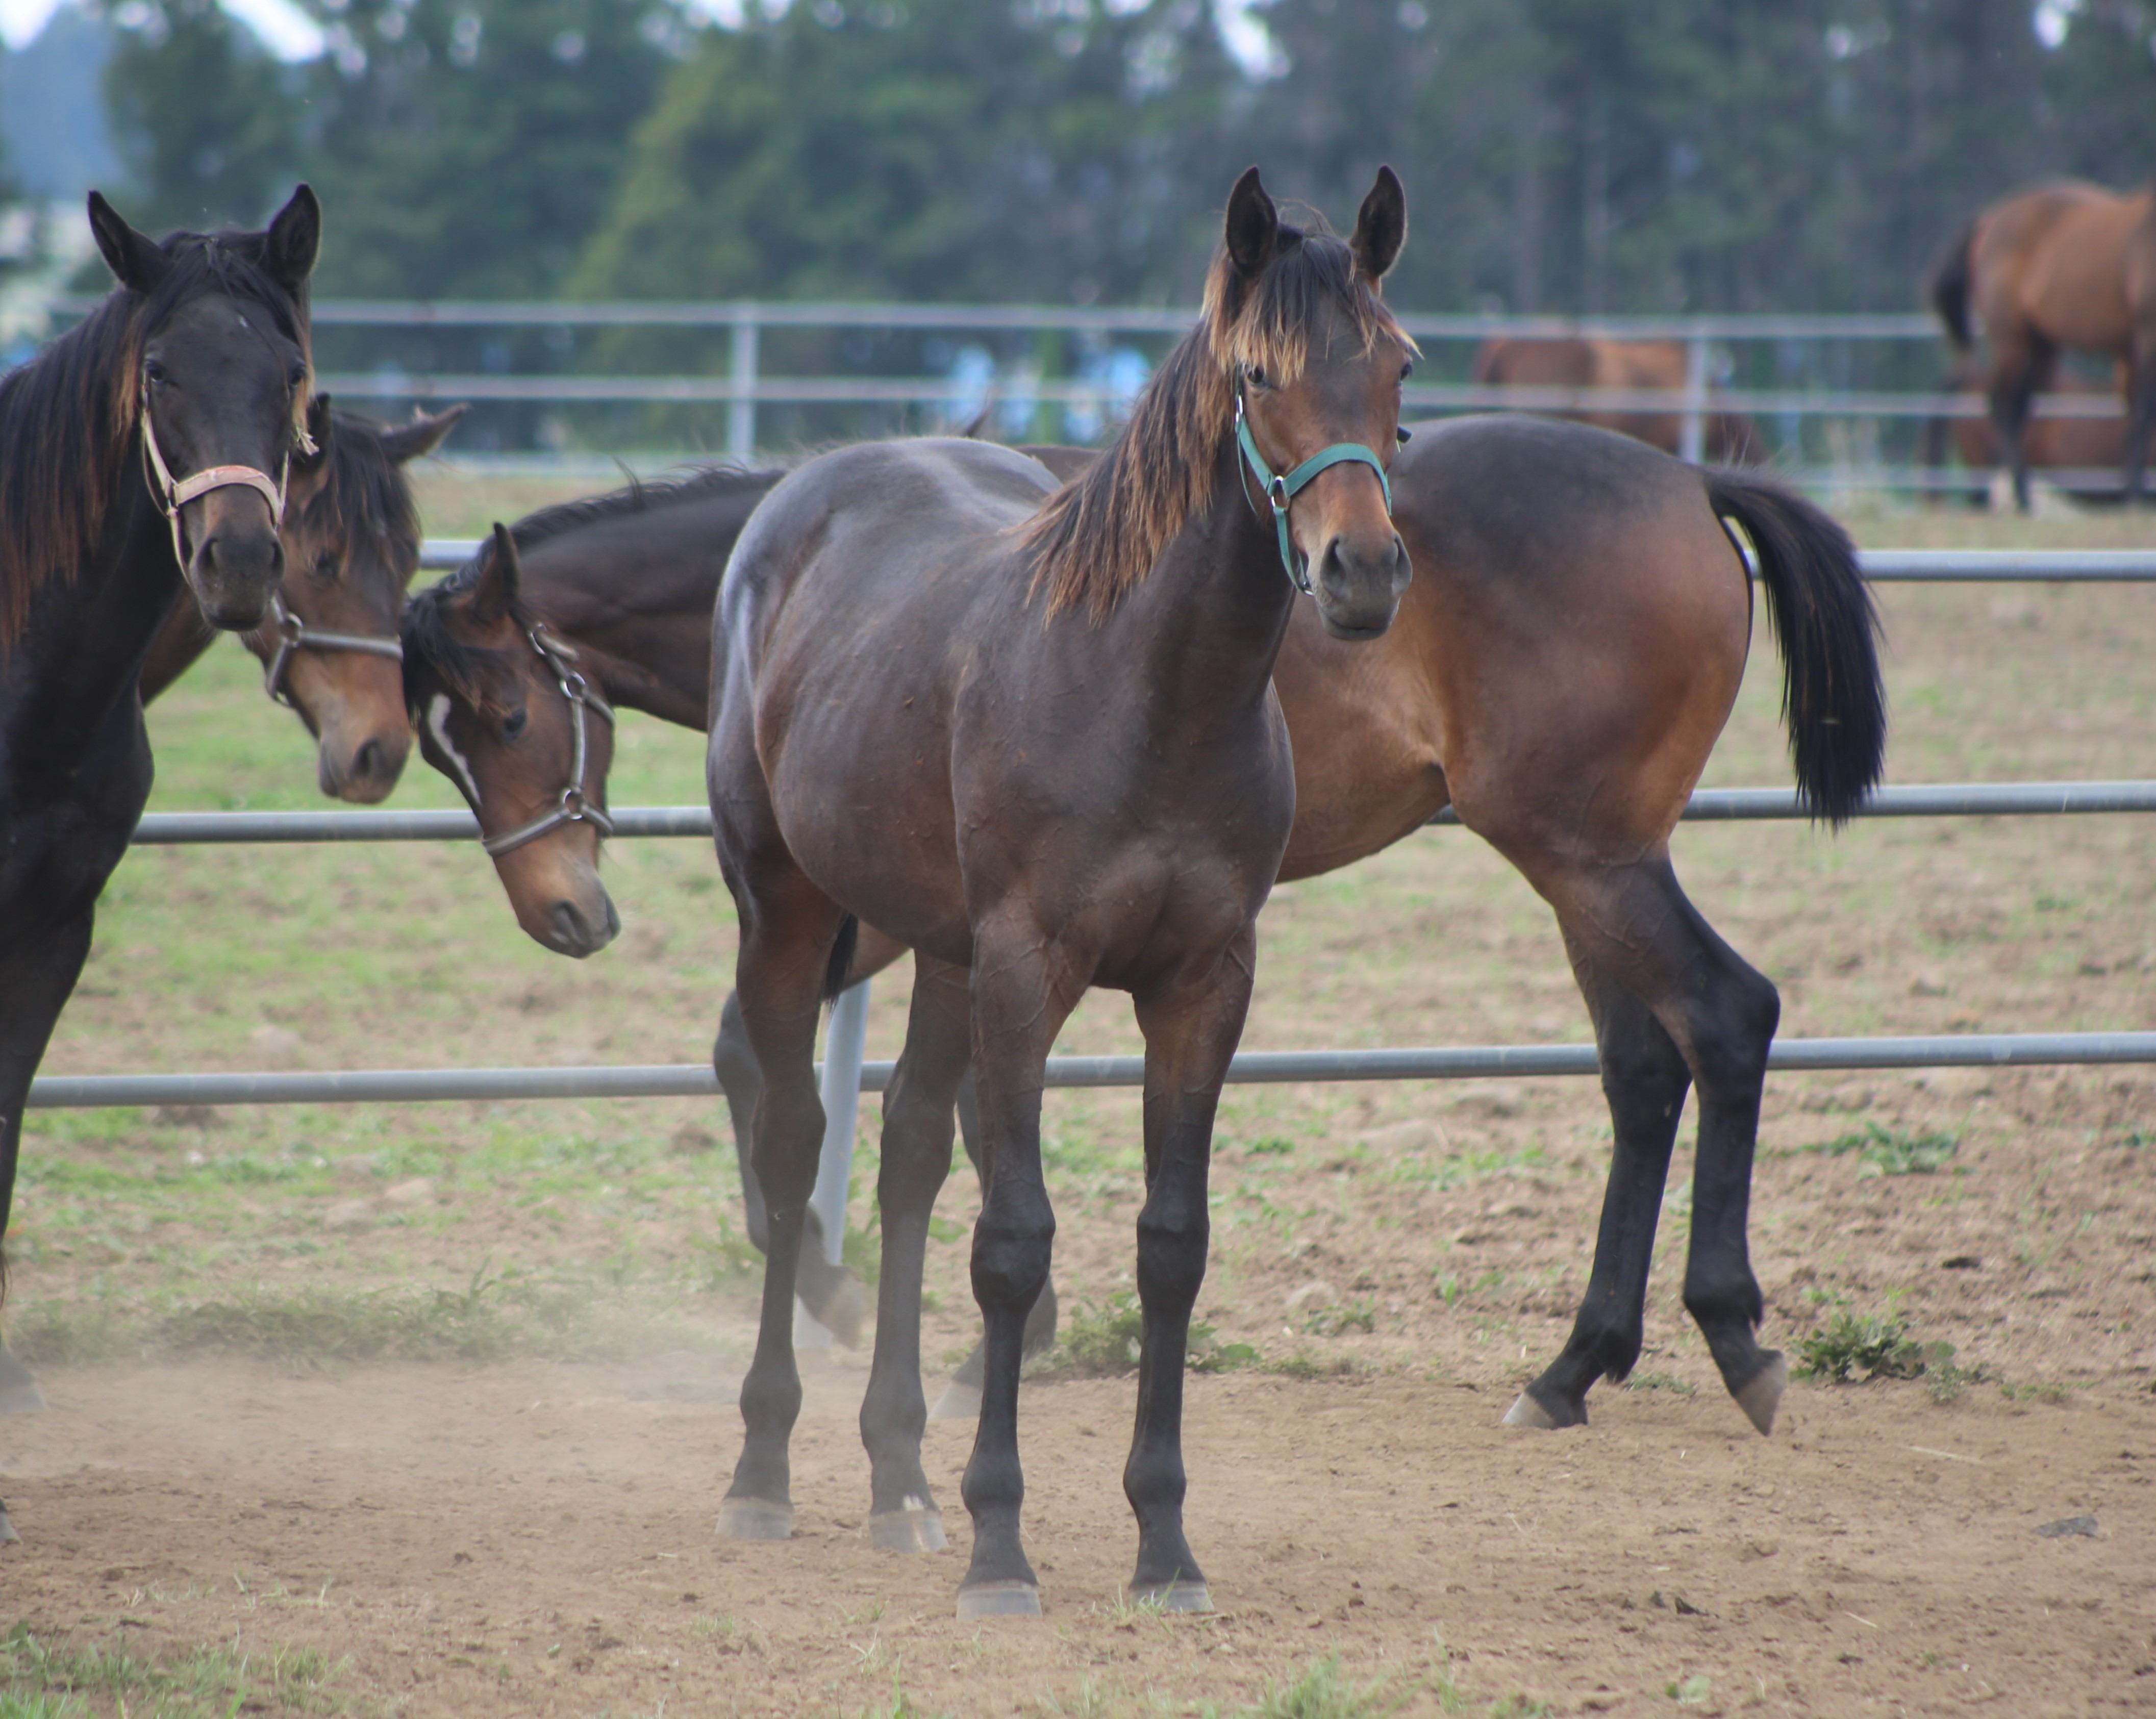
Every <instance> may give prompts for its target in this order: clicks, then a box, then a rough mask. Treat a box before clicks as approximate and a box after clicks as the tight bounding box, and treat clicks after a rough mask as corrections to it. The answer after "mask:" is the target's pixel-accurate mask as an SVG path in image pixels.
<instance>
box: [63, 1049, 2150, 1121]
mask: <svg viewBox="0 0 2156 1719" xmlns="http://www.w3.org/2000/svg"><path fill="white" fill-rule="evenodd" d="M2152 1062H2156V1033H1975V1034H1947V1035H1940V1036H1931V1037H1920V1038H1907V1039H1781V1040H1779V1041H1777V1043H1776V1044H1774V1048H1773V1049H1771V1050H1770V1051H1768V1055H1767V1066H1768V1070H1770V1071H1774V1072H1777V1073H1782V1074H1804V1073H1824V1072H1827V1071H1830V1070H1852V1069H1938V1068H2034V1067H2040V1066H2053V1065H2065V1064H2081V1063H2152ZM895 1067H896V1064H894V1063H888V1062H865V1063H863V1064H862V1065H861V1090H862V1091H864V1092H881V1091H882V1090H884V1089H885V1086H886V1085H888V1084H889V1083H890V1080H891V1070H893V1069H894V1068H895ZM1599 1068H1600V1065H1599V1062H1598V1061H1597V1060H1596V1057H1595V1051H1594V1046H1593V1045H1592V1044H1475V1045H1458V1046H1444V1047H1433V1048H1430V1049H1407V1050H1275V1051H1263V1050H1258V1051H1245V1052H1243V1053H1242V1054H1240V1055H1238V1056H1237V1057H1236V1058H1235V1060H1234V1061H1233V1062H1231V1063H1229V1065H1228V1083H1229V1085H1235V1086H1250V1085H1286V1084H1289V1083H1296V1082H1304V1081H1309V1082H1319V1081H1337V1080H1477V1079H1481V1078H1484V1077H1486V1076H1491V1075H1510V1076H1524V1075H1592V1074H1595V1073H1597V1072H1598V1071H1599ZM822 1072H823V1071H822V1067H821V1065H819V1066H818V1070H817V1075H818V1078H819V1080H820V1079H821V1078H822ZM1144 1084H1145V1059H1144V1058H1143V1057H1142V1056H1052V1057H1050V1058H1049V1060H1048V1085H1050V1086H1062V1087H1091V1086H1140V1085H1144ZM718 1090H719V1084H718V1081H717V1080H716V1077H715V1076H714V1075H712V1073H711V1065H709V1064H708V1063H669V1064H660V1065H645V1066H640V1067H639V1066H629V1065H614V1066H600V1067H595V1068H564V1069H543V1068H526V1069H358V1070H344V1071H341V1072H337V1073H329V1074H298V1073H275V1074H236V1075H42V1076H40V1077H39V1078H38V1079H37V1080H33V1081H32V1082H31V1083H30V1096H29V1100H28V1105H29V1108H30V1109H32V1110H100V1109H107V1108H111V1107H115V1106H144V1107H146V1106H155V1105H176V1106H177V1105H219V1104H222V1105H242V1104H423V1103H432V1102H437V1101H449V1100H456V1099H466V1100H473V1099H475V1100H480V1101H511V1100H516V1099H558V1098H704V1097H711V1096H716V1094H717V1092H718Z"/></svg>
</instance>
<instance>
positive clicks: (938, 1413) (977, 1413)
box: [928, 1379, 981, 1420]
mask: <svg viewBox="0 0 2156 1719" xmlns="http://www.w3.org/2000/svg"><path fill="white" fill-rule="evenodd" d="M928 1418H929V1419H931V1420H978V1419H980V1418H981V1388H980V1387H979V1386H978V1385H962V1384H960V1383H958V1381H957V1380H956V1379H952V1381H951V1383H949V1384H947V1385H946V1386H944V1387H943V1394H942V1396H940V1397H938V1398H937V1399H936V1406H935V1407H934V1408H933V1409H930V1410H929V1411H928Z"/></svg>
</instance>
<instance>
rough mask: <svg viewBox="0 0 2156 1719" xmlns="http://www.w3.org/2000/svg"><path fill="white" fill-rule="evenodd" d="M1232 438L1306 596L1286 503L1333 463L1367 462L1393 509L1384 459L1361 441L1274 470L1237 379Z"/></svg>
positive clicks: (1304, 570)
mask: <svg viewBox="0 0 2156 1719" xmlns="http://www.w3.org/2000/svg"><path fill="white" fill-rule="evenodd" d="M1402 439H1403V440H1404V439H1405V438H1404V437H1403V438H1402ZM1235 442H1236V445H1237V446H1239V447H1240V448H1241V449H1242V450H1243V461H1244V464H1246V465H1247V466H1249V467H1250V475H1252V476H1253V477H1255V478H1256V479H1257V480H1258V487H1259V488H1260V490H1263V491H1264V492H1265V500H1267V501H1269V502H1270V503H1271V504H1272V510H1273V528H1274V530H1275V531H1277V532H1278V533H1279V534H1280V557H1281V566H1282V567H1285V568H1286V570H1287V577H1288V582H1289V583H1290V584H1291V585H1293V586H1294V587H1295V588H1296V590H1298V591H1300V592H1301V593H1302V594H1303V595H1304V596H1306V597H1307V596H1309V595H1311V594H1312V593H1311V585H1310V564H1309V562H1306V560H1305V559H1304V558H1303V557H1301V555H1299V554H1298V553H1297V552H1296V546H1295V539H1294V538H1293V537H1292V536H1290V535H1289V532H1288V528H1287V511H1288V505H1289V504H1290V503H1291V502H1292V501H1293V500H1295V498H1296V496H1297V495H1301V493H1302V491H1303V490H1306V489H1307V488H1309V486H1310V482H1311V480H1312V479H1313V478H1315V477H1316V476H1317V475H1318V474H1319V473H1320V472H1322V471H1325V470H1328V469H1330V468H1331V467H1332V466H1336V465H1347V464H1357V465H1367V466H1368V467H1369V468H1370V470H1372V471H1373V472H1375V473H1377V475H1378V488H1379V489H1381V490H1383V491H1384V492H1385V511H1386V512H1387V513H1390V512H1391V511H1393V480H1392V479H1391V478H1389V477H1388V476H1387V475H1386V474H1385V463H1384V461H1383V460H1382V459H1378V456H1377V454H1375V453H1373V451H1372V450H1371V449H1368V448H1366V447H1364V446H1363V444H1361V443H1360V442H1335V443H1334V444H1332V446H1331V447H1329V448H1321V449H1318V450H1317V452H1316V453H1315V454H1312V455H1311V456H1310V458H1309V459H1306V460H1304V461H1303V462H1302V464H1300V465H1298V466H1297V467H1296V469H1295V470H1293V471H1291V472H1289V473H1287V474H1286V475H1285V476H1283V475H1281V474H1280V473H1278V472H1276V471H1275V470H1273V469H1272V467H1271V466H1270V465H1268V464H1266V463H1265V455H1264V454H1260V452H1259V451H1258V442H1257V438H1256V437H1255V436H1253V435H1252V434H1250V420H1249V419H1248V418H1245V416H1244V415H1243V390H1242V387H1241V384H1240V383H1238V384H1237V386H1236V388H1235ZM1245 493H1247V491H1246V492H1245Z"/></svg>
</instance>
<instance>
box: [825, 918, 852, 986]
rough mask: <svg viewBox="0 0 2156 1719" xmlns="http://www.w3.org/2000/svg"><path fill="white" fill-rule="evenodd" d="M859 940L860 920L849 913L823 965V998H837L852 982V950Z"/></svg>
mask: <svg viewBox="0 0 2156 1719" xmlns="http://www.w3.org/2000/svg"><path fill="white" fill-rule="evenodd" d="M860 941H861V922H860V921H859V920H858V919H856V918H855V917H854V916H853V915H852V914H850V913H849V914H848V915H847V916H846V917H845V920H844V923H842V924H841V925H840V926H839V941H838V942H835V943H834V944H832V945H831V958H830V960H829V962H825V963H824V1001H825V1002H826V1003H830V1002H834V1001H835V1000H836V999H837V998H838V995H839V992H841V991H843V990H844V989H845V988H847V987H848V986H849V985H850V984H852V983H853V979H854V950H855V946H857V945H858V944H859V943H860Z"/></svg>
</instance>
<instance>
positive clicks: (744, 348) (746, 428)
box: [726, 305, 758, 465]
mask: <svg viewBox="0 0 2156 1719" xmlns="http://www.w3.org/2000/svg"><path fill="white" fill-rule="evenodd" d="M757 333H758V331H757V321H756V312H755V311H754V310H752V309H751V308H750V307H749V306H747V305H742V309H741V314H740V316H737V317H736V318H735V319H734V340H733V369H732V376H731V381H732V382H733V384H734V387H736V389H737V393H735V395H734V397H733V400H732V402H731V403H730V404H729V405H728V406H727V408H726V458H727V459H731V460H734V461H736V462H737V463H738V464H742V465H747V464H750V463H752V461H753V460H754V459H755V458H756V370H757Z"/></svg>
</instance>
